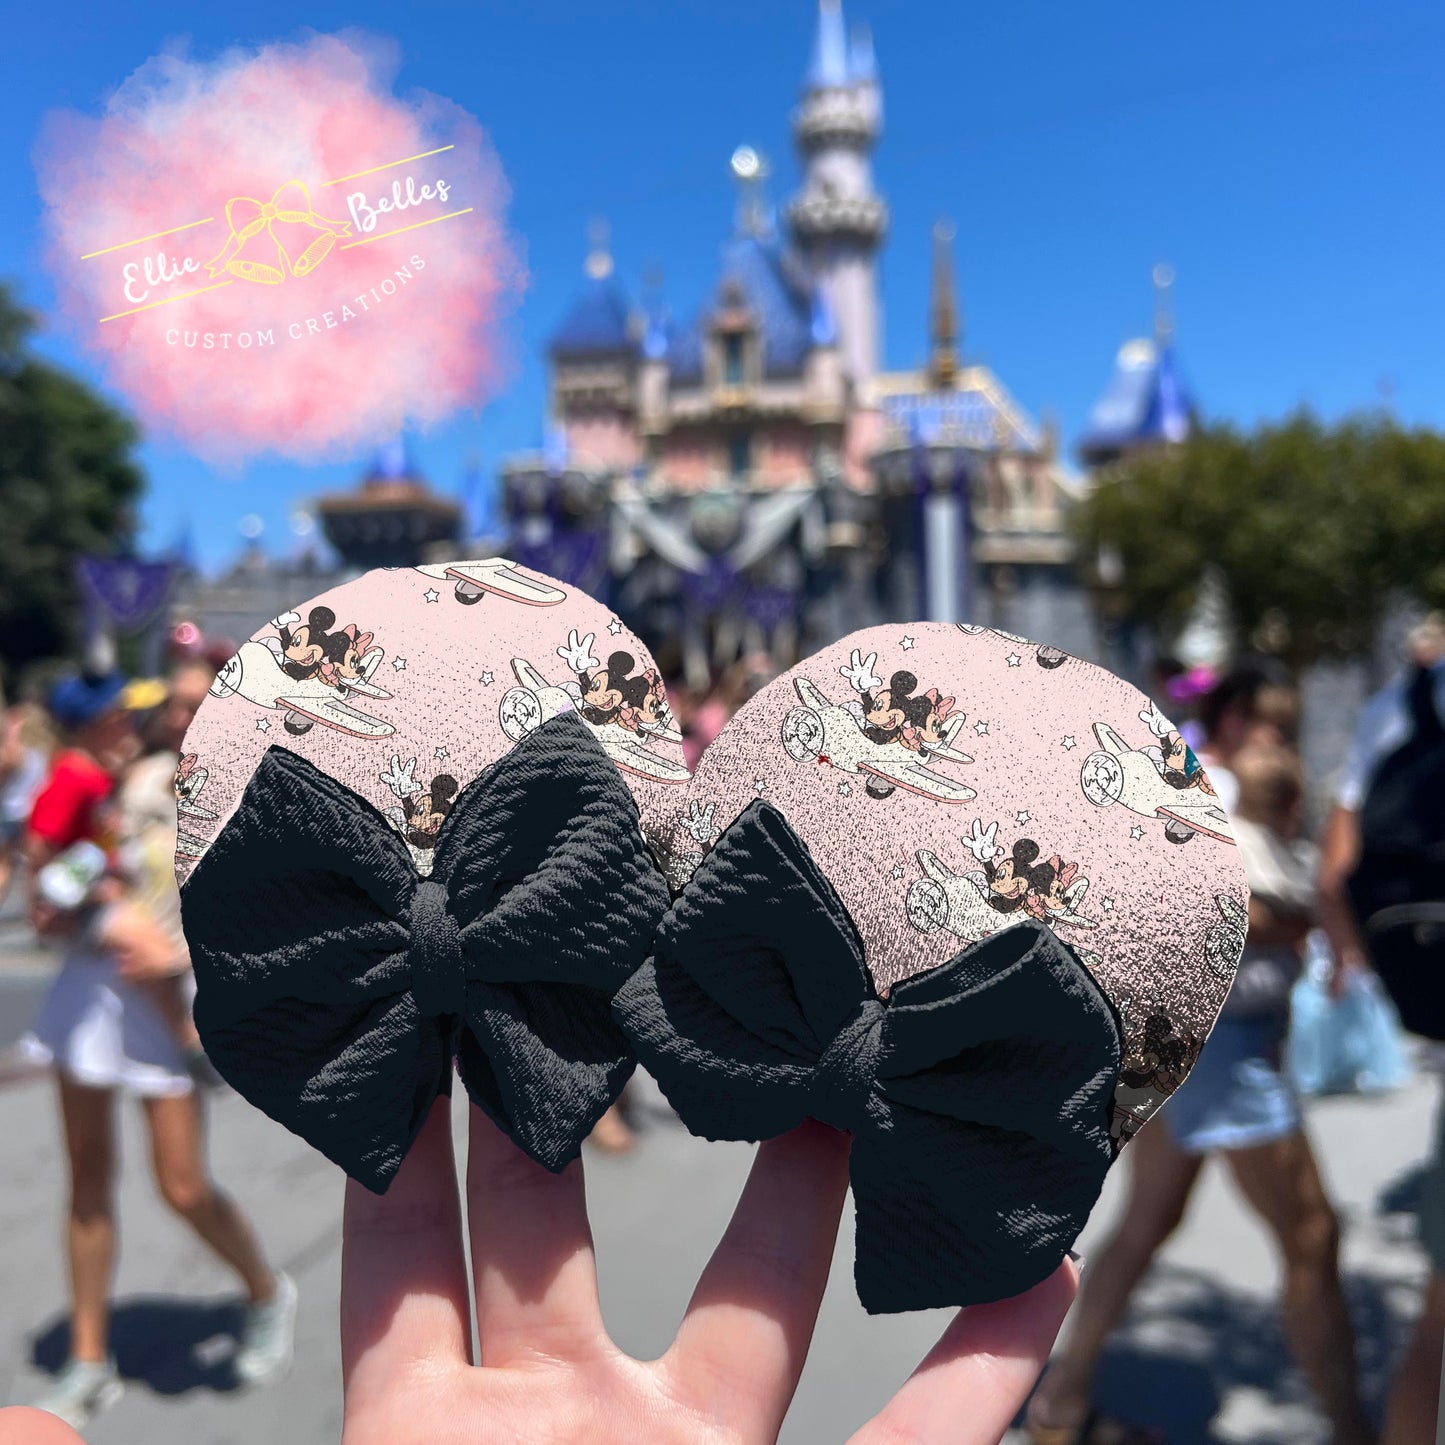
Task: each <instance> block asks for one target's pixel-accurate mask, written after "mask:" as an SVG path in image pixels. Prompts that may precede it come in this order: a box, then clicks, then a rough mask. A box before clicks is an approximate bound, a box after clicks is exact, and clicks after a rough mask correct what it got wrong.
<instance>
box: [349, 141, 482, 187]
mask: <svg viewBox="0 0 1445 1445" xmlns="http://www.w3.org/2000/svg"><path fill="white" fill-rule="evenodd" d="M453 149H454V147H453V146H438V147H437V148H436V149H435V150H434V151H423V152H422V153H421V154H420V155H417V156H405V157H403V158H402V159H401V160H399V161H387V163H386V164H385V165H384V166H372V168H371V169H370V170H369V171H353V172H352V173H351V174H350V175H349V176H337V178H336V179H335V180H334V181H322V182H321V189H322V190H323V191H324V190H325V189H326V187H327V186H339V185H340V184H341V183H342V182H343V181H354V180H358V179H360V178H361V177H362V176H374V175H375V174H376V173H377V171H389V170H390V169H391V168H392V167H393V166H404V165H406V163H407V162H408V161H424V160H425V159H426V158H427V157H428V156H439V155H440V154H441V153H442V152H443V151H449V150H453Z"/></svg>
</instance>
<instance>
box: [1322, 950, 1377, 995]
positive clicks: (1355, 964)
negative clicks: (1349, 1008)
mask: <svg viewBox="0 0 1445 1445" xmlns="http://www.w3.org/2000/svg"><path fill="white" fill-rule="evenodd" d="M1369 968H1370V961H1369V959H1368V958H1366V957H1365V955H1364V953H1363V952H1361V951H1360V950H1359V949H1356V948H1346V949H1342V950H1341V951H1340V953H1339V955H1338V956H1337V957H1336V958H1335V966H1334V967H1333V968H1332V969H1331V970H1330V976H1329V979H1328V981H1327V982H1326V984H1325V992H1326V993H1328V994H1329V996H1330V997H1331V998H1342V997H1343V996H1344V992H1345V990H1346V989H1347V988H1348V987H1349V986H1350V980H1351V979H1352V978H1354V977H1355V976H1356V975H1357V974H1361V973H1367V972H1369Z"/></svg>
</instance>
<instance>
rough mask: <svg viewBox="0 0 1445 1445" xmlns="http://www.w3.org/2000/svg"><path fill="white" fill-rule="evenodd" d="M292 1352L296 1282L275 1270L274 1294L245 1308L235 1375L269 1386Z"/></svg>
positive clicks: (285, 1368)
mask: <svg viewBox="0 0 1445 1445" xmlns="http://www.w3.org/2000/svg"><path fill="white" fill-rule="evenodd" d="M295 1353H296V1281H295V1280H294V1279H292V1278H291V1276H290V1275H289V1274H283V1273H282V1272H281V1271H280V1270H277V1271H276V1293H275V1295H274V1296H273V1297H272V1298H271V1299H268V1300H266V1301H265V1302H264V1303H262V1304H255V1305H251V1306H250V1307H249V1308H248V1309H247V1311H246V1327H245V1328H244V1329H243V1330H242V1331H241V1347H240V1348H239V1349H238V1350H237V1351H236V1377H237V1379H239V1380H242V1381H244V1382H245V1383H246V1384H248V1385H270V1384H274V1383H275V1382H276V1381H277V1380H280V1379H282V1378H284V1376H285V1375H286V1372H287V1371H288V1370H289V1369H290V1368H291V1361H292V1359H293V1358H294V1356H295Z"/></svg>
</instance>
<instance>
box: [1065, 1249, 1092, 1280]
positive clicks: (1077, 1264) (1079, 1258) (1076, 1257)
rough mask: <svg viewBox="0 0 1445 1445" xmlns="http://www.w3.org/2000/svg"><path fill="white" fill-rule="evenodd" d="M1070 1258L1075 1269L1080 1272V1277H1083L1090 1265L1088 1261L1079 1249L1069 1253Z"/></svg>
mask: <svg viewBox="0 0 1445 1445" xmlns="http://www.w3.org/2000/svg"><path fill="white" fill-rule="evenodd" d="M1069 1258H1070V1259H1071V1260H1073V1261H1074V1268H1075V1269H1076V1270H1077V1271H1078V1272H1079V1274H1080V1276H1082V1275H1083V1273H1084V1266H1085V1265H1086V1264H1087V1263H1088V1259H1087V1258H1086V1257H1085V1256H1084V1255H1082V1254H1080V1253H1079V1251H1078V1250H1077V1249H1071V1250H1070V1251H1069Z"/></svg>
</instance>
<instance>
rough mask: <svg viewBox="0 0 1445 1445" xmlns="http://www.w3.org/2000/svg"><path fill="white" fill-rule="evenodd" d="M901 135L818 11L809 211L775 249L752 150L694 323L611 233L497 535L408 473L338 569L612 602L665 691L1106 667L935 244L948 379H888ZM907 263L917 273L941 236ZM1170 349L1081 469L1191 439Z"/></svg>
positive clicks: (288, 578)
mask: <svg viewBox="0 0 1445 1445" xmlns="http://www.w3.org/2000/svg"><path fill="white" fill-rule="evenodd" d="M882 123H883V93H882V87H881V83H880V78H879V71H878V66H877V61H876V58H875V56H874V52H873V47H872V43H871V40H870V38H869V35H868V33H867V31H866V30H865V29H862V28H859V29H855V30H853V31H852V32H851V33H850V32H849V30H848V29H847V26H846V24H845V19H844V15H843V11H842V6H841V0H820V3H819V10H818V17H817V33H816V38H815V41H814V47H813V53H812V57H811V61H810V63H809V65H808V68H807V70H806V72H805V75H804V79H803V84H802V91H801V98H800V102H799V104H798V106H797V108H796V110H795V112H794V115H793V134H794V138H795V142H796V145H797V149H798V154H799V157H800V162H801V186H800V189H799V190H798V192H797V194H796V195H795V196H794V197H793V198H792V199H791V201H790V202H789V203H788V204H787V206H786V207H785V209H784V213H783V222H782V225H781V227H780V226H779V224H778V223H777V222H776V221H775V219H774V218H773V216H772V214H771V213H770V211H769V209H768V208H767V207H766V205H765V203H764V199H763V182H764V180H765V178H766V174H767V168H766V165H765V163H764V161H763V159H762V158H761V157H760V156H759V155H758V154H757V153H756V152H755V151H753V150H752V149H751V148H750V147H746V146H744V147H740V148H739V149H738V150H737V151H736V152H735V153H734V156H733V161H732V169H733V173H734V176H735V178H736V180H737V182H738V185H739V188H740V203H739V206H738V211H737V216H736V221H735V224H734V229H733V234H732V236H731V237H730V239H729V240H728V241H727V244H726V246H725V249H724V255H723V262H722V266H721V269H720V271H719V274H718V276H717V281H716V284H715V286H714V287H713V289H712V291H711V292H710V294H709V295H707V296H706V297H705V298H703V300H702V303H701V305H700V306H699V307H698V309H697V310H696V312H695V314H693V315H692V317H691V318H690V319H688V320H686V321H681V322H679V321H675V320H674V319H673V318H672V317H671V316H670V315H669V314H668V312H667V311H666V310H665V309H664V307H663V305H662V303H661V300H660V298H658V297H657V296H655V295H650V296H648V297H646V298H645V302H644V304H638V303H637V302H635V301H634V299H633V297H632V296H631V295H630V294H629V292H628V290H627V289H626V288H625V287H624V285H623V283H622V282H621V280H620V279H619V277H618V276H617V275H616V273H615V270H614V267H613V262H612V257H611V255H610V252H609V249H608V244H607V237H606V233H605V231H603V230H600V229H599V230H596V231H594V235H593V244H592V248H591V251H590V254H589V255H588V256H587V258H586V266H585V277H584V281H583V285H582V287H581V289H580V291H579V293H578V294H577V295H576V297H575V298H574V300H573V302H572V304H571V306H570V308H569V309H568V310H567V311H566V313H565V315H564V318H563V320H562V322H561V324H560V326H559V327H558V328H557V331H556V333H555V334H554V336H553V337H552V340H551V343H550V347H549V351H548V363H549V381H550V406H549V416H548V418H547V434H548V437H549V441H548V444H547V446H546V447H545V449H544V450H543V451H541V452H539V453H535V454H529V455H522V456H514V457H511V458H509V459H507V460H506V461H505V462H504V463H503V465H502V468H501V476H500V503H501V514H502V515H501V527H500V528H499V530H500V531H501V533H502V535H501V536H500V537H494V538H488V539H482V540H481V541H465V540H462V539H461V537H460V535H459V533H460V527H461V515H460V511H459V509H458V508H457V507H456V505H455V504H454V503H452V502H450V501H448V500H447V499H444V498H441V497H439V496H437V494H436V493H434V492H432V491H431V490H430V489H429V488H428V487H427V486H426V485H425V483H424V482H422V481H421V479H420V478H419V477H417V476H416V474H415V468H414V467H413V466H412V465H411V463H410V461H409V459H408V458H407V456H406V454H405V451H404V449H400V448H397V449H391V450H389V451H387V452H384V453H383V454H382V455H381V456H380V457H379V458H378V460H377V463H376V465H375V466H373V468H372V470H371V472H370V473H369V474H368V475H367V476H366V477H365V478H364V479H363V480H362V483H361V485H360V487H359V488H358V489H356V490H355V491H354V492H351V493H343V494H339V495H336V496H331V497H326V498H322V499H321V500H320V502H319V503H318V506H317V511H318V515H319V517H320V520H321V523H322V527H323V530H324V532H325V535H326V537H327V539H328V541H330V543H331V544H332V546H333V548H334V549H335V551H336V552H337V553H338V554H339V556H340V558H341V562H342V567H343V570H344V571H351V572H354V571H356V570H359V569H361V568H363V567H367V566H375V565H378V564H381V563H386V564H389V565H406V564H408V563H411V562H414V561H418V560H422V558H423V556H424V555H425V556H429V557H433V558H435V557H440V556H442V555H444V554H449V555H453V556H455V555H458V554H459V553H460V554H466V553H468V552H469V551H471V550H472V549H474V548H477V547H481V546H485V547H486V550H487V551H496V550H501V551H504V552H505V553H506V555H508V556H510V557H512V558H513V559H514V560H515V561H516V562H518V563H519V564H521V565H523V566H527V567H531V568H533V569H535V570H537V571H541V572H545V573H548V574H550V575H552V576H556V577H560V578H562V579H563V580H565V581H568V582H571V583H573V584H574V585H577V586H580V587H583V588H585V589H587V590H588V591H591V592H593V593H594V594H596V595H598V596H605V597H606V598H607V599H608V601H609V602H610V604H611V605H612V606H613V607H614V608H615V609H616V610H617V611H618V613H619V614H620V615H621V616H622V617H623V618H624V619H625V620H626V621H627V622H628V623H629V624H630V625H631V626H632V627H633V628H634V629H635V630H636V631H637V632H638V633H639V634H640V635H642V636H643V637H644V638H645V639H646V640H647V641H648V642H649V644H650V645H652V646H653V648H654V650H655V651H656V652H657V654H658V657H659V661H660V662H661V663H662V664H663V666H664V668H665V669H667V670H668V671H682V672H684V673H685V674H686V675H687V676H688V678H689V680H690V681H692V682H694V683H695V684H699V685H701V684H703V683H705V682H706V679H707V677H708V676H709V675H710V674H712V673H715V672H716V671H717V670H719V669H721V668H723V667H726V666H727V665H728V664H729V663H730V662H731V661H733V660H734V659H735V658H737V657H739V656H742V655H745V654H747V653H749V652H752V651H756V650H759V649H766V650H767V651H769V652H770V653H771V654H772V655H773V658H774V659H775V661H776V663H777V664H778V665H780V666H785V665H788V664H790V663H791V662H792V661H793V660H794V659H795V658H796V657H798V656H799V655H801V654H803V653H805V652H806V651H808V650H811V649H812V648H814V647H816V646H819V645H821V644H823V643H825V642H827V641H830V640H832V639H833V638H836V637H838V636H840V635H842V634H843V633H845V632H848V631H851V630H853V629H855V628H858V627H864V626H869V625H872V624H874V623H878V622H884V621H889V620H897V621H911V620H915V619H930V620H944V621H962V620H972V621H977V622H980V623H983V624H985V625H990V626H995V627H1001V628H1004V629H1007V630H1009V631H1013V632H1018V633H1021V634H1024V635H1027V636H1031V637H1035V638H1038V639H1040V640H1045V641H1048V642H1050V643H1053V644H1054V645H1056V646H1059V647H1061V648H1063V649H1064V650H1066V651H1069V652H1073V653H1077V654H1080V655H1084V656H1091V655H1097V654H1098V652H1099V639H1098V637H1097V635H1096V629H1095V623H1094V609H1093V607H1092V606H1091V599H1090V597H1089V595H1088V594H1087V593H1086V591H1085V590H1084V588H1083V587H1082V586H1081V584H1080V581H1079V579H1078V577H1077V575H1076V571H1075V565H1074V563H1075V558H1074V548H1073V544H1072V541H1071V538H1070V535H1069V532H1068V526H1067V521H1068V514H1069V511H1070V509H1071V507H1072V506H1073V505H1074V503H1075V502H1076V501H1077V500H1078V498H1079V497H1080V496H1081V495H1082V494H1083V491H1084V489H1085V488H1086V487H1087V485H1088V481H1087V478H1086V477H1085V476H1083V475H1080V474H1079V473H1077V472H1075V471H1074V470H1073V469H1072V468H1071V467H1069V466H1068V465H1067V464H1066V463H1065V462H1064V460H1063V459H1062V458H1061V457H1060V456H1059V454H1058V448H1057V439H1056V437H1055V435H1054V434H1053V432H1052V430H1051V429H1050V428H1048V427H1041V426H1040V425H1039V424H1038V423H1037V422H1036V421H1035V420H1034V419H1033V418H1032V417H1031V416H1030V415H1029V414H1028V413H1027V412H1026V411H1025V410H1024V408H1023V407H1021V406H1020V405H1019V403H1018V402H1017V401H1015V400H1014V398H1013V397H1012V396H1011V395H1010V394H1009V392H1008V391H1007V390H1006V389H1005V387H1004V385H1003V383H1002V382H1001V381H1000V380H999V379H998V378H997V377H996V376H994V375H993V373H992V372H991V371H990V370H989V369H988V368H987V367H984V366H982V365H979V364H976V363H974V364H970V363H969V362H968V361H967V358H966V356H963V355H961V354H960V352H961V346H962V339H963V337H962V325H961V320H960V308H959V305H958V300H957V296H956V291H955V281H954V275H953V266H952V254H951V243H952V239H953V234H952V231H951V229H950V228H948V227H946V226H944V225H941V224H940V225H939V226H937V227H935V229H934V233H933V237H932V299H931V304H930V316H929V331H930V354H929V356H928V357H927V359H926V362H925V363H924V364H923V365H922V366H920V367H919V368H918V369H916V370H912V371H903V372H891V371H887V370H884V369H883V368H882V366H881V362H880V355H879V351H880V332H881V320H880V303H879V284H878V274H877V263H878V257H879V253H880V251H881V249H882V247H883V244H884V241H885V239H886V237H887V232H888V224H889V217H888V208H887V205H886V203H885V201H884V200H883V198H882V196H881V195H880V194H879V193H878V190H877V188H876V186H875V181H874V176H873V168H872V153H873V150H874V147H875V145H876V144H877V141H878V139H879V135H880V132H881V129H882ZM914 244H916V247H917V250H918V253H919V257H920V260H922V259H923V256H924V255H925V254H926V251H925V245H926V238H924V237H918V238H916V242H915V243H914ZM1159 279H1160V278H1159V277H1158V275H1156V282H1157V281H1159ZM1164 290H1167V286H1165V287H1164V288H1163V289H1162V290H1161V294H1163V292H1164ZM1160 316H1161V317H1163V316H1164V310H1163V308H1162V307H1161V310H1160ZM1157 331H1158V334H1157V335H1156V339H1155V340H1154V341H1152V342H1151V341H1134V342H1130V343H1128V344H1127V345H1126V346H1125V348H1124V349H1123V351H1121V353H1120V357H1119V363H1118V366H1117V367H1116V371H1115V375H1114V377H1113V380H1112V381H1111V382H1110V385H1109V387H1108V389H1107V390H1106V392H1105V393H1104V396H1103V397H1102V398H1101V401H1100V403H1099V405H1098V406H1097V407H1096V408H1095V411H1094V413H1093V415H1092V416H1091V419H1090V424H1089V430H1088V434H1087V436H1086V438H1085V441H1084V444H1083V446H1082V448H1081V456H1082V458H1083V460H1084V461H1085V462H1086V463H1087V464H1088V465H1090V466H1096V465H1103V464H1107V463H1108V462H1109V461H1111V460H1113V459H1115V458H1118V457H1120V456H1124V455H1127V454H1129V453H1130V452H1131V451H1133V450H1135V449H1136V448H1138V447H1141V446H1150V445H1158V444H1160V443H1161V442H1165V443H1167V442H1169V441H1177V440H1180V439H1182V436H1183V435H1185V434H1187V431H1188V428H1189V426H1190V425H1191V424H1192V416H1193V407H1192V403H1190V401H1189V399H1188V397H1187V396H1186V395H1185V393H1184V390H1183V388H1182V386H1181V384H1180V383H1179V379H1178V374H1177V370H1176V368H1175V366H1174V362H1173V351H1172V346H1171V345H1170V343H1169V336H1168V332H1167V328H1166V327H1165V326H1163V325H1161V326H1160V327H1158V328H1157ZM334 575H341V574H334ZM330 580H332V576H330V575H327V574H322V573H320V572H318V571H317V570H316V568H315V566H314V564H312V565H311V570H310V571H304V570H303V572H302V574H301V575H299V576H292V575H289V574H287V573H285V572H284V571H282V570H278V569H275V568H268V567H267V566H266V565H265V564H263V563H262V562H261V559H260V558H259V556H256V555H252V556H249V557H243V558H242V560H241V562H240V563H239V564H238V566H237V567H236V568H235V569H233V571H232V572H231V573H230V574H229V575H228V576H227V577H225V578H222V579H220V581H219V582H217V583H216V584H214V586H210V587H204V588H200V589H199V590H192V591H191V592H190V593H188V594H186V595H185V596H183V597H182V598H181V599H180V610H181V611H183V612H189V614H190V615H192V616H194V617H195V619H196V620H197V621H198V622H200V623H201V625H202V628H203V630H205V631H213V630H215V628H214V627H212V626H208V625H207V620H210V619H214V621H215V622H217V623H221V622H224V624H225V629H226V630H227V631H228V632H229V634H230V635H232V636H240V635H245V633H247V632H249V631H251V630H252V629H253V628H255V627H256V626H259V625H260V623H261V622H263V621H265V620H266V618H267V617H269V616H270V615H271V611H272V610H273V609H274V604H275V599H276V598H277V597H278V596H284V597H285V598H287V599H289V600H295V599H296V598H298V597H303V596H305V595H307V591H308V589H309V591H310V592H312V593H314V592H316V591H318V590H320V589H321V588H322V587H324V586H326V585H328V584H329V581H330ZM263 597H264V601H263ZM247 622H249V625H247V626H243V625H242V624H243V623H247Z"/></svg>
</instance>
